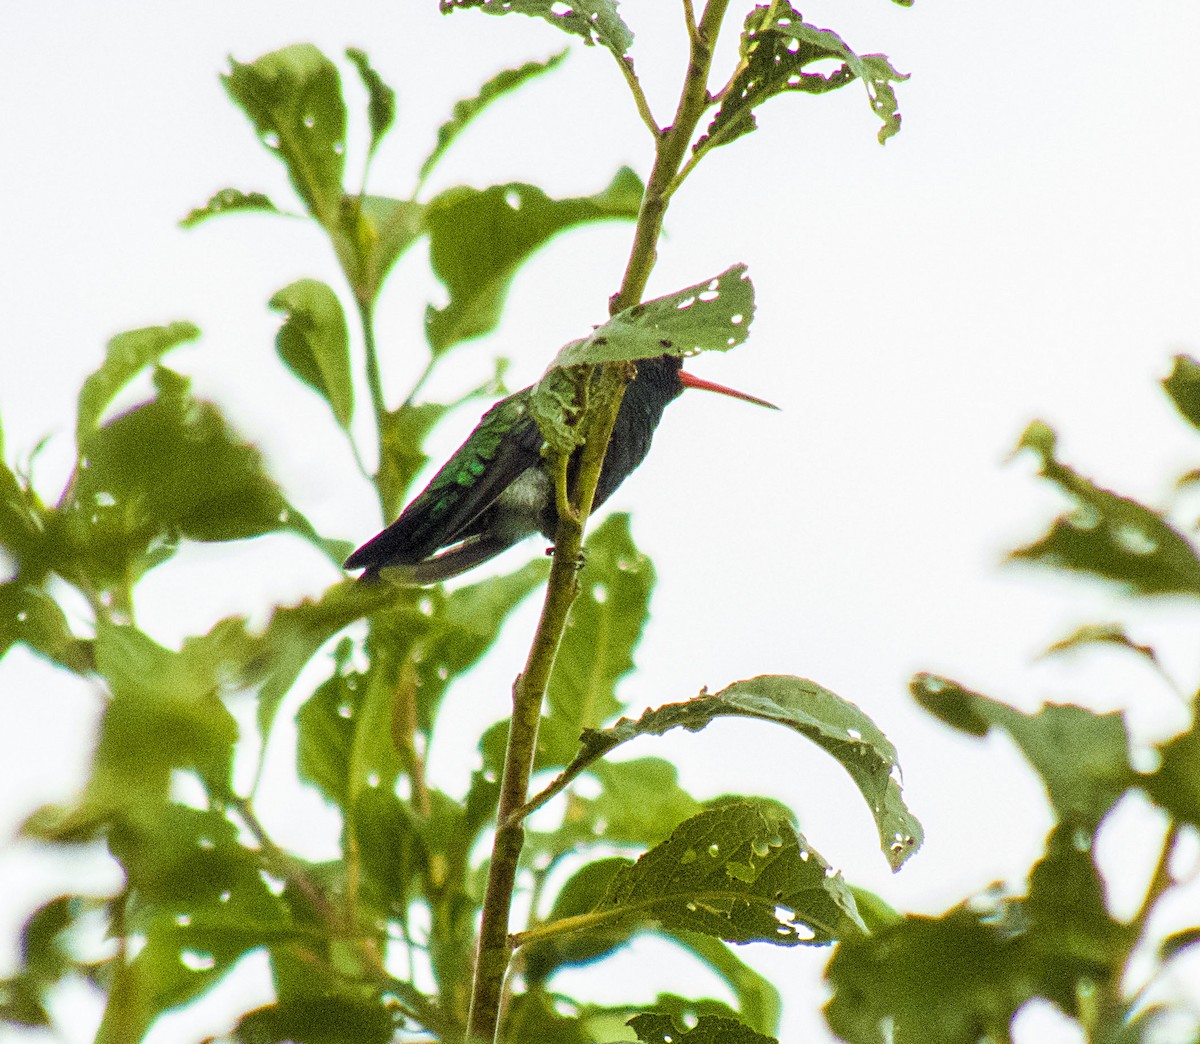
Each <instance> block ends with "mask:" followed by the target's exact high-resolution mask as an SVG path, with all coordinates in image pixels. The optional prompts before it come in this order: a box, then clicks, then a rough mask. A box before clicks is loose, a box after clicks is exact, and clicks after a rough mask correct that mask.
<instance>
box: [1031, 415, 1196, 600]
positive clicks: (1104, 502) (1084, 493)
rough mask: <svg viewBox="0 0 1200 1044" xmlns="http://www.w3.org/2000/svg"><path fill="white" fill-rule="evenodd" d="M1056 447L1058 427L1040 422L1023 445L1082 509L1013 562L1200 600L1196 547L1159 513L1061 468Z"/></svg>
mask: <svg viewBox="0 0 1200 1044" xmlns="http://www.w3.org/2000/svg"><path fill="white" fill-rule="evenodd" d="M1055 444H1056V439H1055V435H1054V432H1053V430H1052V429H1051V428H1050V427H1049V426H1047V425H1045V424H1043V423H1041V422H1040V421H1035V422H1034V423H1033V424H1031V425H1030V426H1029V427H1028V428H1027V429H1026V431H1025V434H1024V435H1022V436H1021V441H1020V443H1019V445H1018V447H1017V448H1018V450H1020V449H1031V450H1033V451H1034V452H1035V453H1036V454H1037V455H1038V456H1039V457H1040V458H1041V465H1042V466H1041V474H1042V475H1043V476H1044V477H1045V478H1047V479H1049V480H1050V481H1051V482H1053V483H1054V484H1055V485H1057V486H1058V487H1059V488H1060V489H1062V490H1063V492H1065V493H1066V494H1067V495H1068V496H1070V497H1071V498H1072V499H1073V500H1075V501H1076V503H1077V505H1078V507H1077V508H1076V510H1075V511H1074V512H1073V513H1072V514H1070V515H1064V516H1062V517H1060V518H1059V519H1057V520H1056V521H1055V522H1054V524H1053V525H1052V526H1051V527H1050V530H1049V532H1048V533H1047V534H1046V535H1045V536H1044V537H1042V538H1041V539H1040V540H1038V541H1037V542H1036V543H1033V544H1030V545H1028V546H1027V547H1023V548H1020V549H1018V550H1016V551H1014V552H1012V554H1011V555H1010V556H1009V557H1010V558H1011V559H1013V560H1015V561H1029V562H1038V563H1040V564H1042V565H1048V566H1052V567H1054V568H1058V569H1068V570H1073V571H1076V572H1081V573H1089V574H1091V575H1093V576H1098V577H1103V578H1104V579H1107V580H1115V581H1116V582H1118V583H1121V584H1124V585H1126V586H1127V587H1128V588H1130V589H1132V590H1133V591H1135V592H1137V593H1138V594H1146V595H1153V594H1186V595H1192V596H1200V560H1198V559H1197V557H1196V552H1195V550H1194V548H1193V547H1192V545H1191V543H1190V542H1189V541H1188V540H1187V539H1186V538H1185V537H1184V536H1182V535H1181V534H1180V533H1179V532H1177V531H1176V530H1175V529H1174V528H1173V527H1172V526H1171V525H1170V524H1169V523H1168V522H1167V521H1166V520H1165V519H1164V518H1163V517H1162V516H1161V515H1160V514H1158V513H1157V512H1155V511H1152V510H1151V509H1150V508H1148V507H1145V506H1143V505H1142V504H1139V503H1138V502H1137V501H1135V500H1130V499H1128V498H1126V497H1121V496H1118V495H1117V494H1116V493H1112V492H1110V491H1109V490H1106V489H1101V488H1100V487H1099V486H1096V485H1094V484H1093V483H1092V482H1091V481H1089V480H1088V479H1086V478H1084V477H1083V476H1082V475H1079V474H1078V473H1077V472H1075V471H1073V470H1072V469H1071V468H1069V467H1068V466H1067V465H1065V464H1062V463H1060V462H1059V461H1058V460H1057V459H1055Z"/></svg>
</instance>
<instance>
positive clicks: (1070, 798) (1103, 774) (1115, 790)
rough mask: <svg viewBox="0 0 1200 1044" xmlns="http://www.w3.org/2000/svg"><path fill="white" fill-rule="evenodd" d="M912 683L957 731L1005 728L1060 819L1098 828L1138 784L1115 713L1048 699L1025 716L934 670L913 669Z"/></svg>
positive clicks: (920, 697) (923, 700)
mask: <svg viewBox="0 0 1200 1044" xmlns="http://www.w3.org/2000/svg"><path fill="white" fill-rule="evenodd" d="M910 688H911V690H912V694H913V696H914V697H915V698H916V701H917V702H918V703H919V704H920V705H921V706H922V707H924V708H925V709H926V710H927V711H929V712H930V713H931V714H933V715H935V716H936V717H938V718H940V719H941V720H942V721H944V722H945V723H946V724H947V725H951V726H953V727H954V728H956V729H959V730H960V731H962V732H966V733H968V734H969V735H972V736H985V735H987V733H988V732H989V731H990V730H991V729H993V728H999V729H1003V730H1004V731H1005V732H1007V733H1008V734H1009V735H1010V736H1011V737H1012V738H1013V741H1014V742H1015V743H1016V744H1017V746H1018V747H1020V749H1021V753H1023V754H1024V755H1025V757H1026V758H1027V759H1028V760H1029V762H1030V764H1031V765H1033V767H1034V769H1036V770H1037V773H1038V775H1039V776H1041V777H1042V781H1043V783H1045V785H1046V790H1047V792H1048V794H1049V796H1050V803H1051V804H1052V805H1053V806H1054V810H1055V812H1056V813H1057V814H1058V818H1059V821H1060V822H1062V823H1070V824H1072V825H1075V826H1079V827H1082V828H1084V829H1086V830H1088V831H1092V830H1095V828H1096V827H1097V826H1098V825H1099V823H1100V820H1101V819H1103V818H1104V816H1105V814H1106V813H1107V812H1108V810H1109V809H1110V808H1112V807H1113V805H1115V804H1116V803H1117V801H1118V800H1120V798H1121V796H1122V795H1123V794H1124V793H1125V791H1126V790H1128V789H1129V788H1130V787H1131V786H1133V785H1135V783H1136V776H1135V775H1134V772H1133V769H1132V768H1131V767H1130V765H1129V734H1128V732H1127V731H1126V729H1125V719H1124V716H1123V715H1122V714H1121V713H1120V712H1114V713H1112V714H1096V713H1094V712H1093V711H1090V710H1087V709H1085V708H1083V707H1076V706H1073V705H1071V704H1053V703H1049V704H1046V705H1044V706H1043V707H1042V709H1041V710H1040V711H1038V712H1037V713H1036V714H1025V713H1023V712H1021V711H1019V710H1017V709H1016V708H1014V707H1009V706H1008V705H1007V704H1004V703H1000V702H998V701H996V700H992V699H989V698H988V697H986V696H981V695H980V694H979V693H977V692H971V691H970V690H969V689H965V688H963V686H961V685H959V684H958V683H957V682H955V681H951V680H950V679H949V678H941V677H938V676H937V675H933V674H918V675H917V676H916V677H915V678H913V680H912V683H911V685H910Z"/></svg>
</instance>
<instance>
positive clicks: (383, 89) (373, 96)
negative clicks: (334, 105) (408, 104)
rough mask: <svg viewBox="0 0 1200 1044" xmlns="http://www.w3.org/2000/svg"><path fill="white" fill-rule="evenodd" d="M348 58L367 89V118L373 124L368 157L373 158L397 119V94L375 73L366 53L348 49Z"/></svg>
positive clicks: (353, 48) (352, 48) (354, 48)
mask: <svg viewBox="0 0 1200 1044" xmlns="http://www.w3.org/2000/svg"><path fill="white" fill-rule="evenodd" d="M346 57H347V58H349V59H350V61H352V62H353V63H354V67H355V68H356V69H358V75H359V76H361V77H362V81H363V85H364V86H365V87H366V88H367V95H368V101H367V118H368V119H369V120H370V122H371V145H370V148H369V149H368V150H367V155H368V156H373V155H374V154H375V150H376V149H377V148H379V143H380V142H381V141H382V140H383V136H384V135H385V134H386V133H387V132H388V128H390V127H391V125H392V121H393V120H395V118H396V92H395V91H394V90H392V88H391V87H389V86H388V85H387V84H386V83H385V82H384V80H383V77H382V76H380V75H379V73H378V72H376V71H375V69H374V68H373V67H372V65H371V62H370V59H368V58H367V53H366V52H365V51H360V50H359V49H358V48H357V47H347V48H346Z"/></svg>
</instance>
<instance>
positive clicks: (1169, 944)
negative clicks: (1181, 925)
mask: <svg viewBox="0 0 1200 1044" xmlns="http://www.w3.org/2000/svg"><path fill="white" fill-rule="evenodd" d="M1196 943H1200V927H1198V928H1185V929H1183V931H1181V932H1172V933H1171V934H1170V935H1168V936H1167V937H1166V938H1165V939H1164V940H1163V941H1162V945H1161V946H1159V949H1158V952H1159V956H1160V957H1161V958H1162V959H1163V960H1164V961H1169V960H1170V959H1171V958H1172V957H1174V956H1175V955H1176V954H1177V953H1179V952H1181V951H1182V950H1186V949H1187V948H1188V947H1190V946H1195V945H1196Z"/></svg>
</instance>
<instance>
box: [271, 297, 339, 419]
mask: <svg viewBox="0 0 1200 1044" xmlns="http://www.w3.org/2000/svg"><path fill="white" fill-rule="evenodd" d="M270 306H271V308H273V309H274V310H275V311H277V312H282V313H283V314H284V316H285V318H284V321H283V325H282V326H281V327H280V328H279V333H278V334H276V336H275V349H276V351H277V352H278V353H279V358H281V359H282V360H283V362H284V365H285V366H287V368H288V369H289V370H291V371H292V373H294V374H295V375H296V376H297V377H299V378H300V380H302V381H303V382H304V383H305V384H307V385H308V386H309V387H310V388H312V389H313V391H315V392H316V393H317V394H318V395H320V396H321V398H323V399H324V400H325V401H326V402H327V403H329V408H330V409H331V410H333V416H334V417H335V418H336V420H337V422H338V424H340V425H341V426H342V427H343V428H346V429H349V427H350V419H351V418H352V417H353V416H354V384H353V381H352V379H351V376H350V333H349V331H348V330H347V328H346V315H345V313H344V312H343V311H342V303H341V301H339V300H338V297H337V294H335V293H334V292H333V290H332V289H330V287H329V285H328V284H326V283H322V282H321V281H320V280H317V279H299V280H297V281H296V282H294V283H292V284H291V285H290V286H285V287H284V288H283V289H282V290H280V291H279V292H278V293H277V294H276V295H275V296H274V297H272V298H271V301H270Z"/></svg>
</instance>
